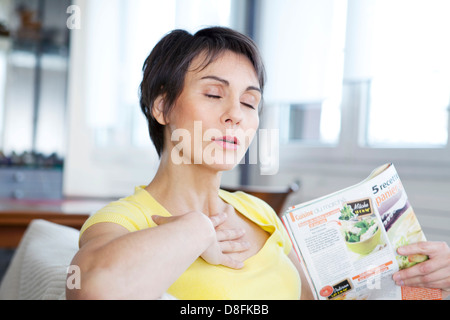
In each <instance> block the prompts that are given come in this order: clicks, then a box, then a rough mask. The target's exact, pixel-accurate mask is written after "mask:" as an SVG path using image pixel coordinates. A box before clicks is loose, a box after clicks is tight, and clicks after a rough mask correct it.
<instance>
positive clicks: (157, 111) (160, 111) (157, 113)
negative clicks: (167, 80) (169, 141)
mask: <svg viewBox="0 0 450 320" xmlns="http://www.w3.org/2000/svg"><path fill="white" fill-rule="evenodd" d="M164 102H165V101H164V97H163V95H159V96H158V97H157V98H156V99H155V101H154V102H153V108H152V116H153V117H154V118H155V119H156V121H158V122H159V124H161V125H163V126H165V125H166V124H167V121H166V119H165V117H164Z"/></svg>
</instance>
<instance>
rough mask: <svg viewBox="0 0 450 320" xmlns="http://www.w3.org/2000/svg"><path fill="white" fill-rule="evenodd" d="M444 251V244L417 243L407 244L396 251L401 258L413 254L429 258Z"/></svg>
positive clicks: (446, 248) (445, 247)
mask: <svg viewBox="0 0 450 320" xmlns="http://www.w3.org/2000/svg"><path fill="white" fill-rule="evenodd" d="M445 250H448V245H447V244H446V243H445V242H432V241H426V242H417V243H413V244H409V245H406V246H403V247H399V248H398V249H397V252H398V254H400V255H402V256H409V255H413V254H423V255H428V256H430V257H433V256H435V255H436V254H439V253H441V252H443V251H445Z"/></svg>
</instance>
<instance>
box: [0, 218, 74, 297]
mask: <svg viewBox="0 0 450 320" xmlns="http://www.w3.org/2000/svg"><path fill="white" fill-rule="evenodd" d="M78 236H79V232H78V230H76V229H73V228H70V227H66V226H62V225H58V224H55V223H52V222H48V221H45V220H34V221H32V222H31V223H30V225H29V226H28V228H27V230H26V231H25V233H24V235H23V238H22V240H21V242H20V244H19V246H18V248H17V250H16V252H15V254H14V256H13V259H12V260H11V263H10V265H9V267H8V270H7V271H6V273H5V276H4V278H3V281H2V284H1V286H0V299H2V300H5V299H6V300H55V299H65V288H66V277H67V268H68V267H69V265H70V263H71V261H72V258H73V257H74V255H75V253H76V252H77V251H78Z"/></svg>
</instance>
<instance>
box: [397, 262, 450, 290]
mask: <svg viewBox="0 0 450 320" xmlns="http://www.w3.org/2000/svg"><path fill="white" fill-rule="evenodd" d="M449 272H450V267H449V266H448V265H446V263H445V260H440V259H434V260H427V261H425V262H422V263H419V264H417V265H415V266H413V267H410V268H407V269H404V270H401V271H399V272H396V273H395V274H394V276H393V279H394V281H395V282H396V283H397V284H398V285H406V286H418V285H421V286H427V284H429V283H433V282H439V281H443V280H444V281H445V279H447V278H448V274H449Z"/></svg>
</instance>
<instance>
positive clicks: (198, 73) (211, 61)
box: [186, 50, 259, 85]
mask: <svg viewBox="0 0 450 320" xmlns="http://www.w3.org/2000/svg"><path fill="white" fill-rule="evenodd" d="M217 72H218V73H220V75H223V76H225V75H228V76H240V77H248V78H249V79H251V81H252V82H255V83H254V85H257V84H258V83H259V81H258V77H257V74H256V70H255V68H254V66H253V64H252V63H251V61H250V59H249V58H247V57H246V56H245V55H243V54H238V53H234V52H232V51H229V50H227V51H224V52H222V53H219V54H217V55H215V56H214V55H212V56H211V55H207V54H206V53H201V54H199V55H198V56H197V57H195V58H194V59H193V60H192V62H191V65H190V67H189V70H188V73H187V74H186V76H188V77H191V78H194V79H196V78H201V77H202V76H204V75H205V74H210V73H217ZM217 75H219V74H217Z"/></svg>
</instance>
